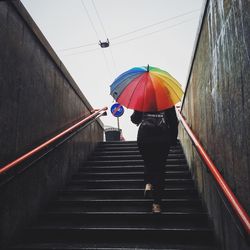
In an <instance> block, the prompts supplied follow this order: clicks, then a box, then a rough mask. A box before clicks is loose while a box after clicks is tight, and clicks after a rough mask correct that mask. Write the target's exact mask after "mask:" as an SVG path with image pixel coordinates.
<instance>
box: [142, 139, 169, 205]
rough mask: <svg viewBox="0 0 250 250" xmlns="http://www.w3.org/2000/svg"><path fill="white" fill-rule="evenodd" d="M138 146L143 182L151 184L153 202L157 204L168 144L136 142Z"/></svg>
mask: <svg viewBox="0 0 250 250" xmlns="http://www.w3.org/2000/svg"><path fill="white" fill-rule="evenodd" d="M138 146H139V150H140V153H141V155H142V158H143V160H144V163H145V168H144V181H145V184H147V183H150V184H152V185H153V199H154V203H157V204H159V203H160V202H161V199H162V195H163V190H164V187H165V174H164V173H165V164H166V159H167V157H168V153H169V148H170V145H169V143H167V142H159V143H155V142H153V143H150V142H147V143H145V142H138Z"/></svg>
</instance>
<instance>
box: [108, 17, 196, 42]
mask: <svg viewBox="0 0 250 250" xmlns="http://www.w3.org/2000/svg"><path fill="white" fill-rule="evenodd" d="M192 20H195V18H191V19H187V20H185V21H182V22H179V23H176V24H174V25H171V26H167V27H165V28H162V29H159V30H156V31H152V32H150V33H147V34H144V35H140V36H137V37H133V38H130V39H127V40H125V41H121V42H117V43H114V44H113V46H115V45H119V44H122V43H127V42H129V41H132V40H136V39H139V38H143V37H146V36H150V35H153V34H155V33H158V32H161V31H164V30H166V29H170V28H173V27H176V26H179V25H181V24H184V23H187V22H190V21H192Z"/></svg>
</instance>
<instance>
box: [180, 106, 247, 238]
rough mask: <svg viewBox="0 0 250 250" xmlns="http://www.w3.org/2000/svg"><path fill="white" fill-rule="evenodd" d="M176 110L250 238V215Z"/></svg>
mask: <svg viewBox="0 0 250 250" xmlns="http://www.w3.org/2000/svg"><path fill="white" fill-rule="evenodd" d="M176 110H177V114H178V116H179V119H180V121H181V123H182V125H183V127H184V129H185V130H186V132H187V134H188V136H189V137H190V139H191V140H192V142H193V144H194V146H195V148H196V150H197V151H198V153H199V155H200V156H201V158H202V160H203V161H204V163H205V164H206V166H207V168H208V169H209V170H210V172H211V174H212V175H213V177H214V179H215V181H216V182H217V184H218V185H219V187H220V189H221V191H222V192H223V194H224V195H225V197H226V198H227V200H228V202H229V204H230V205H231V207H232V208H233V210H234V211H235V214H236V215H237V217H238V218H239V220H240V221H241V223H242V226H243V227H244V229H245V231H246V233H247V234H248V236H249V235H250V217H249V215H248V214H247V212H246V210H245V209H244V208H243V206H242V205H241V204H240V202H239V201H238V199H237V198H236V196H235V195H234V193H233V192H232V190H231V188H230V187H229V186H228V184H227V182H226V181H225V179H224V178H223V177H222V175H221V174H220V172H219V170H218V169H217V168H216V166H215V165H214V163H213V162H212V160H211V159H210V157H209V156H208V154H207V153H206V151H205V150H204V148H203V147H202V145H201V143H200V142H199V140H198V139H197V137H196V136H195V135H194V133H193V131H192V130H191V128H190V127H189V126H188V124H187V122H186V120H185V118H184V117H183V115H182V114H181V111H180V109H179V108H177V109H176Z"/></svg>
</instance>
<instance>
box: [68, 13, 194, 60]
mask: <svg viewBox="0 0 250 250" xmlns="http://www.w3.org/2000/svg"><path fill="white" fill-rule="evenodd" d="M192 20H195V18H191V19H187V20H185V21H183V22H179V23H177V24H174V25H171V26H167V27H164V28H162V29H159V30H156V31H153V32H150V33H147V34H144V35H140V36H137V37H134V38H130V39H127V40H124V41H120V42H117V43H113V44H112V46H116V45H119V44H123V43H127V42H130V41H133V40H136V39H140V38H143V37H146V36H150V35H153V34H155V33H158V32H162V31H164V30H167V29H170V28H173V27H177V26H179V25H181V24H184V23H187V22H190V21H192ZM95 50H99V48H97V49H93V50H87V51H82V52H76V53H73V54H68V55H67V56H69V55H77V54H83V53H85V52H86V53H87V52H90V51H95Z"/></svg>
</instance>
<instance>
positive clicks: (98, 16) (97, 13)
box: [92, 0, 108, 38]
mask: <svg viewBox="0 0 250 250" xmlns="http://www.w3.org/2000/svg"><path fill="white" fill-rule="evenodd" d="M92 4H93V6H94V9H95V12H96V15H97V18H98V20H99V22H100V24H101V26H102V29H103V31H104V34H105V36H106V38H107V37H108V36H107V32H106V30H105V28H104V25H103V22H102V20H101V17H100V15H99V12H98V11H97V8H96V5H95V2H94V0H92Z"/></svg>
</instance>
